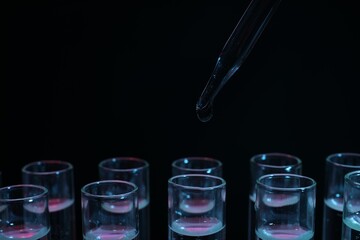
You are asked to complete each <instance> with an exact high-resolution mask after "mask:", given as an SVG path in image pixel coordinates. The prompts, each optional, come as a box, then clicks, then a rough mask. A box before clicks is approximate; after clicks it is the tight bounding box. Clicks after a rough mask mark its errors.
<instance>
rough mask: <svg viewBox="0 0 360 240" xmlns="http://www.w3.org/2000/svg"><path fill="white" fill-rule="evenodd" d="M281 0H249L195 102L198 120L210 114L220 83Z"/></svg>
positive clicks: (244, 55)
mask: <svg viewBox="0 0 360 240" xmlns="http://www.w3.org/2000/svg"><path fill="white" fill-rule="evenodd" d="M280 1H281V0H251V2H250V3H249V5H248V6H247V8H246V10H245V12H244V13H243V15H242V17H241V18H240V20H239V22H238V23H237V25H236V27H235V29H234V30H233V32H232V33H231V35H230V37H229V38H228V40H227V41H226V43H225V45H224V47H223V49H222V51H221V53H220V55H219V57H218V59H217V62H216V64H215V68H214V70H213V72H212V74H211V76H210V78H209V80H208V82H207V84H206V86H205V88H204V90H203V92H202V93H201V96H200V98H199V100H198V102H197V103H196V113H197V116H198V118H199V119H200V121H202V122H207V121H209V120H210V119H211V118H212V116H213V102H214V99H215V97H216V95H217V94H218V93H219V91H220V90H221V89H222V88H223V86H224V85H225V84H226V83H227V82H228V81H229V79H231V77H232V76H233V75H234V74H235V72H236V71H237V70H238V69H239V68H240V66H241V65H242V63H243V62H244V61H245V59H246V58H247V56H248V55H249V53H250V52H251V50H252V49H253V47H254V45H255V43H256V41H257V40H258V38H259V37H260V35H261V33H262V32H263V30H264V28H265V27H266V25H267V23H268V22H269V20H270V18H271V17H272V15H273V14H274V12H275V10H276V9H277V7H278V6H279V4H280Z"/></svg>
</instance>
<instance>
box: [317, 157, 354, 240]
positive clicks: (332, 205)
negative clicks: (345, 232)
mask: <svg viewBox="0 0 360 240" xmlns="http://www.w3.org/2000/svg"><path fill="white" fill-rule="evenodd" d="M355 170H360V154H358V153H335V154H331V155H329V156H328V157H327V158H326V167H325V181H324V183H325V192H324V209H323V225H322V239H323V240H338V239H341V227H338V226H341V225H342V215H343V213H342V211H343V207H344V206H343V205H344V176H345V175H346V174H347V173H349V172H352V171H355Z"/></svg>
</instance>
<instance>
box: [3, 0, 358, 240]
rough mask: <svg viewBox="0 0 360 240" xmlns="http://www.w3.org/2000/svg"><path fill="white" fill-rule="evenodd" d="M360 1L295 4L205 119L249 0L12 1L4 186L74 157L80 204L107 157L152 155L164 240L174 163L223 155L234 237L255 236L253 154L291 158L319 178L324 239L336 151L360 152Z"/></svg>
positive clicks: (156, 217) (281, 13)
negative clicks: (199, 104) (251, 220)
mask: <svg viewBox="0 0 360 240" xmlns="http://www.w3.org/2000/svg"><path fill="white" fill-rule="evenodd" d="M5 2H7V4H9V2H10V1H3V4H4V5H5ZM355 2H356V1H342V0H329V1H325V0H319V1H313V0H305V1H299V0H295V1H293V0H292V1H290V0H283V1H282V3H281V4H280V7H279V8H278V10H277V12H276V13H275V15H274V16H273V18H272V19H271V21H270V23H269V25H268V26H267V28H266V29H265V31H264V32H263V34H262V36H261V37H260V39H259V41H258V42H257V43H256V45H255V48H254V50H253V51H252V52H251V54H250V55H249V57H248V59H247V60H246V62H245V63H244V64H243V66H242V67H241V69H240V70H239V72H238V73H237V74H236V76H235V77H234V79H232V80H231V81H230V82H229V83H228V84H227V85H225V87H224V88H223V90H222V91H221V92H220V93H219V95H218V96H217V98H216V99H215V105H214V117H213V119H212V120H211V121H210V122H207V123H203V122H200V121H199V120H198V119H197V116H196V113H195V104H196V101H197V100H198V98H199V96H200V93H201V91H202V90H203V88H204V87H205V84H206V82H207V80H208V78H209V76H210V74H211V72H212V70H213V67H214V64H215V61H216V59H217V56H218V54H219V53H220V50H221V49H222V47H223V45H224V43H225V41H226V40H227V38H228V36H229V35H230V33H231V32H232V30H233V28H234V27H235V25H236V23H237V21H238V20H239V19H240V17H241V15H242V13H243V11H244V10H245V7H246V6H247V4H248V1H247V0H246V1H245V0H236V1H235V0H221V1H220V0H207V1H206V0H199V1H191V0H169V1H159V0H156V1H130V2H124V1H59V0H56V1H11V4H10V5H6V6H3V7H2V9H3V11H4V12H5V16H6V19H5V24H6V33H5V39H6V45H3V46H5V48H4V52H5V53H6V54H5V56H6V59H5V60H6V65H5V66H6V68H5V69H6V85H5V93H4V96H5V101H4V102H5V108H4V109H5V114H3V115H2V119H4V120H5V122H4V123H3V124H2V129H3V132H4V133H5V134H2V135H3V136H4V141H2V142H3V144H2V146H3V150H4V151H3V154H2V156H1V160H0V171H2V172H3V184H4V185H10V184H15V183H18V182H19V181H20V176H21V174H20V172H21V167H22V166H23V165H24V164H25V163H28V162H31V161H36V160H41V159H61V160H66V161H69V162H71V163H72V164H73V165H74V169H75V184H76V193H77V198H79V195H80V188H81V186H83V185H84V184H86V183H88V182H90V181H95V180H97V164H98V162H99V161H100V160H102V159H105V158H109V157H115V156H136V157H141V158H143V159H146V160H147V161H148V162H149V163H150V171H151V173H150V174H151V179H150V180H151V182H150V185H151V228H152V239H166V238H167V195H166V193H167V179H168V178H169V176H170V164H171V162H172V161H173V160H175V159H177V158H180V157H186V156H199V155H203V156H210V157H215V158H218V159H219V160H221V161H222V162H223V163H224V178H225V180H226V181H227V190H228V191H227V204H228V205H227V206H228V212H227V235H228V239H246V236H247V233H246V232H247V201H248V189H249V186H248V185H249V159H250V157H251V156H253V155H255V154H258V153H265V152H284V153H289V154H293V155H296V156H298V157H299V158H301V159H302V160H303V174H304V175H308V176H310V177H313V178H314V179H315V180H316V181H317V182H318V186H317V187H318V188H317V189H318V191H317V193H318V201H317V219H316V229H315V231H316V237H315V239H320V235H321V215H320V214H321V212H322V190H323V189H322V186H323V178H324V176H323V175H324V163H325V157H326V156H327V155H329V154H331V153H335V152H360V140H359V128H360V127H359V117H358V115H359V106H360V98H359V89H358V87H357V82H358V81H359V79H360V74H359V42H360V39H359V29H360V28H359V24H358V23H359V19H358V8H356V7H355ZM76 206H77V210H78V215H79V214H80V213H79V211H80V203H79V201H77V205H76ZM78 220H80V217H78ZM80 226H81V224H80V223H79V228H78V230H79V232H80V230H81V227H80ZM79 239H80V238H79Z"/></svg>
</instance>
